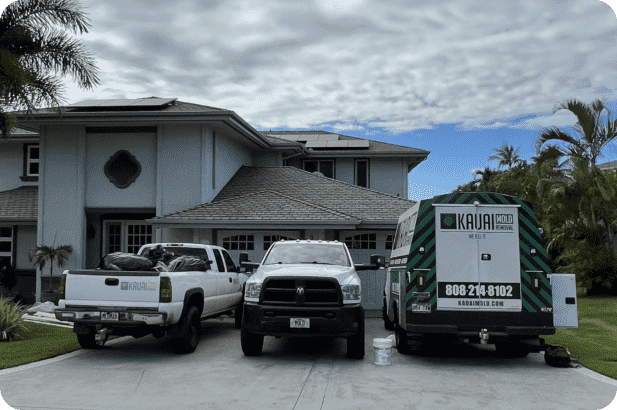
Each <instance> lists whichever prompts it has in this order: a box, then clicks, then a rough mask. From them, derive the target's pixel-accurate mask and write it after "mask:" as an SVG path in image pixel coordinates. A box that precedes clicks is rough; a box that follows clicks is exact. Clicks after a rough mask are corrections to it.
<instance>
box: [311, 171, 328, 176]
mask: <svg viewBox="0 0 617 410" xmlns="http://www.w3.org/2000/svg"><path fill="white" fill-rule="evenodd" d="M313 174H315V175H317V176H319V177H325V175H324V174H322V173H321V172H319V171H315V172H313Z"/></svg>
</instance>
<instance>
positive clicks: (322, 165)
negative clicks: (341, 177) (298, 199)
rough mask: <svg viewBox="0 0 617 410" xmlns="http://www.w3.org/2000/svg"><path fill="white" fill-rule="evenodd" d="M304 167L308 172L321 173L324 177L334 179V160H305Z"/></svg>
mask: <svg viewBox="0 0 617 410" xmlns="http://www.w3.org/2000/svg"><path fill="white" fill-rule="evenodd" d="M303 167H304V170H305V171H308V172H320V173H322V174H323V176H325V177H328V178H334V160H331V159H319V160H317V159H305V160H304V161H303Z"/></svg>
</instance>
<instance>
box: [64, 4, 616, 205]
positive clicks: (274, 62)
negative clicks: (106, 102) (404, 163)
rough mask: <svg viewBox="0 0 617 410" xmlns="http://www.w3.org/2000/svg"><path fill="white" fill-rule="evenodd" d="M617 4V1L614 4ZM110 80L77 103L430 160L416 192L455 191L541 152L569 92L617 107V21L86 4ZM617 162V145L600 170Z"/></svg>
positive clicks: (70, 93) (594, 10) (397, 10)
mask: <svg viewBox="0 0 617 410" xmlns="http://www.w3.org/2000/svg"><path fill="white" fill-rule="evenodd" d="M612 2H613V1H610V3H612ZM80 4H81V5H82V7H83V9H84V11H85V12H86V13H87V14H88V16H89V18H90V19H91V23H92V27H91V29H90V31H89V33H87V34H83V35H79V36H75V37H76V38H79V39H80V40H81V41H82V43H83V44H84V45H85V46H86V48H87V49H88V50H90V51H91V53H92V54H93V56H94V57H95V59H96V61H97V65H98V67H99V69H100V78H101V84H100V85H99V86H98V87H96V88H95V89H93V90H80V89H79V88H78V87H77V86H76V85H75V84H74V83H72V82H71V81H70V78H69V79H67V81H66V90H65V96H66V102H67V103H74V102H78V101H81V100H85V99H90V98H140V97H149V96H157V97H174V98H178V99H179V100H181V101H186V102H193V103H198V104H204V105H209V106H214V107H220V108H224V109H229V110H233V111H235V112H236V113H238V114H239V115H240V116H241V117H242V118H244V119H245V120H246V121H247V122H249V123H250V124H251V125H253V126H254V127H255V128H256V129H259V130H269V129H272V130H281V129H297V130H318V129H323V130H326V131H332V132H339V133H342V134H347V135H352V136H357V137H361V138H368V139H375V140H380V141H384V142H390V143H393V144H399V145H404V146H410V147H415V148H421V149H425V150H428V151H431V154H430V156H429V158H428V160H427V161H425V162H424V163H423V164H421V165H420V166H418V167H417V168H416V169H414V170H413V171H412V172H411V173H410V175H409V184H410V189H409V192H410V198H411V199H414V200H417V199H422V198H426V197H430V196H433V195H437V194H440V193H446V192H450V191H451V190H453V189H454V188H455V187H456V186H457V185H460V184H463V183H466V182H468V181H470V180H471V178H472V172H473V170H474V169H478V168H483V167H485V166H487V165H491V166H492V167H495V166H496V163H489V162H488V161H487V158H488V157H489V156H490V155H492V154H493V148H497V147H500V146H502V145H503V144H505V143H508V144H510V145H513V146H514V147H519V146H520V151H519V153H520V155H521V157H523V158H529V157H530V156H532V155H534V150H533V147H534V141H535V139H536V137H537V135H538V132H539V131H540V130H541V129H542V128H543V127H547V126H553V125H554V126H560V127H568V126H571V125H572V124H573V123H574V117H573V116H572V115H571V114H568V113H564V112H560V113H556V114H553V113H552V109H553V107H554V105H555V104H556V103H559V102H562V101H564V100H567V99H572V98H576V99H580V100H582V101H585V102H590V101H592V100H594V99H603V100H604V101H606V103H607V104H608V105H609V106H610V107H611V108H613V109H614V111H617V17H616V15H615V12H614V11H613V10H612V9H611V7H610V6H609V5H608V4H607V3H605V2H602V1H599V0H568V1H548V0H542V1H538V0H511V1H507V2H501V1H486V0H430V1H424V0H405V1H393V0H305V1H288V0H259V1H257V0H234V1H225V0H210V1H202V0H183V1H178V2H170V1H168V0H128V1H127V0H105V1H99V0H81V1H80ZM614 159H617V148H615V147H609V148H607V150H606V151H605V157H604V158H601V159H600V162H604V161H610V160H614Z"/></svg>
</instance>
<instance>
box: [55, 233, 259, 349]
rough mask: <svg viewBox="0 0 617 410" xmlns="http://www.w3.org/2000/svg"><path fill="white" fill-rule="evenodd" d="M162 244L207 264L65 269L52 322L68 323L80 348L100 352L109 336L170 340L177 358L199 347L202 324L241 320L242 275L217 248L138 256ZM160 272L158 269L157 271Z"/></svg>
mask: <svg viewBox="0 0 617 410" xmlns="http://www.w3.org/2000/svg"><path fill="white" fill-rule="evenodd" d="M157 245H161V246H162V247H163V249H164V250H165V251H167V252H170V253H173V254H174V255H175V256H183V255H187V256H195V257H197V258H200V259H202V260H204V261H206V266H207V267H208V269H207V270H205V271H188V272H168V271H164V269H163V271H161V272H159V271H157V270H147V271H118V270H100V269H81V270H65V271H64V273H63V274H62V276H61V278H60V285H59V287H58V292H59V294H60V301H59V306H58V308H56V310H55V314H56V318H58V319H59V320H63V321H70V322H73V323H74V325H73V331H74V332H75V333H76V334H77V340H78V341H79V344H80V345H81V346H82V347H84V348H90V349H92V348H100V347H102V346H103V345H104V344H105V342H106V341H107V338H108V337H109V335H110V334H114V335H130V336H133V337H136V338H137V337H142V336H146V335H148V334H153V335H154V336H155V337H157V338H159V337H163V336H165V335H169V336H170V337H171V340H172V348H173V350H174V351H175V352H177V353H191V352H193V351H194V350H195V348H196V347H197V345H198V343H199V336H200V329H201V320H202V319H205V318H211V317H215V316H220V315H222V314H228V313H231V314H235V318H236V320H235V322H236V327H237V328H239V327H240V323H241V316H242V302H243V300H242V292H243V286H244V283H245V282H246V280H247V278H248V277H247V276H246V275H244V274H243V273H239V272H238V269H237V268H236V266H235V265H234V263H233V261H232V259H231V256H229V253H227V251H226V250H225V249H223V248H221V247H219V246H212V245H198V244H188V243H161V244H147V245H144V246H142V247H141V249H140V250H139V252H138V253H137V254H138V255H145V254H146V252H147V251H149V250H151V249H152V248H154V247H156V246H157ZM159 270H160V269H159Z"/></svg>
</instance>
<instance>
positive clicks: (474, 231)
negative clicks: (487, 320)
mask: <svg viewBox="0 0 617 410" xmlns="http://www.w3.org/2000/svg"><path fill="white" fill-rule="evenodd" d="M518 235H519V234H518V207H517V206H514V205H498V206H492V205H459V204H439V205H437V206H435V240H436V243H435V252H436V255H435V256H436V259H437V260H436V264H435V265H436V266H435V268H436V275H437V309H441V310H485V311H486V310H489V311H493V310H499V311H504V310H506V311H520V310H521V306H522V303H521V288H520V257H519V237H518Z"/></svg>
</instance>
